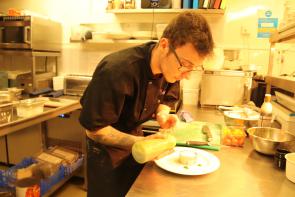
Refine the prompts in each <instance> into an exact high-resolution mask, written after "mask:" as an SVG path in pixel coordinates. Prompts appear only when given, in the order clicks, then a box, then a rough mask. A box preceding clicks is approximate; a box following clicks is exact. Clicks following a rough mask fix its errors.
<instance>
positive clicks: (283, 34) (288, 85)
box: [265, 22, 295, 93]
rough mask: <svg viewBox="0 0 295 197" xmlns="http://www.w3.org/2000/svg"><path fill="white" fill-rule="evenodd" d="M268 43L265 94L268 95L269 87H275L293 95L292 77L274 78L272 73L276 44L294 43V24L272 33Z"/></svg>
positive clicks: (294, 84) (294, 88)
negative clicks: (268, 55)
mask: <svg viewBox="0 0 295 197" xmlns="http://www.w3.org/2000/svg"><path fill="white" fill-rule="evenodd" d="M269 42H270V52H269V54H270V57H269V64H268V76H266V77H265V82H266V83H267V89H266V92H267V93H270V90H271V86H275V87H278V88H281V89H284V90H286V91H289V92H292V93H295V79H294V78H293V77H285V76H284V77H283V76H274V75H273V72H272V71H273V61H274V52H275V50H274V48H275V45H276V43H295V22H294V23H291V24H289V25H287V26H285V27H284V28H281V29H279V30H277V31H275V32H273V33H272V35H271V37H270V39H269Z"/></svg>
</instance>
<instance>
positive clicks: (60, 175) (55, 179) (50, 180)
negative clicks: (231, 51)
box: [40, 166, 66, 196]
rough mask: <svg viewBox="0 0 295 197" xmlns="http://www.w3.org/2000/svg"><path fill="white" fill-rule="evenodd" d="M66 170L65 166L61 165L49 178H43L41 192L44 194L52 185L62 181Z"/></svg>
mask: <svg viewBox="0 0 295 197" xmlns="http://www.w3.org/2000/svg"><path fill="white" fill-rule="evenodd" d="M65 170H66V168H65V167H64V166H60V167H59V170H58V171H57V172H56V173H55V174H54V175H52V176H51V177H49V178H48V179H44V180H41V183H40V193H41V196H43V195H44V194H45V193H46V192H47V191H48V190H49V189H50V188H51V187H52V186H54V185H55V184H57V183H58V182H60V181H61V180H62V179H64V178H65Z"/></svg>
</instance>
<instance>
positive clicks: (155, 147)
mask: <svg viewBox="0 0 295 197" xmlns="http://www.w3.org/2000/svg"><path fill="white" fill-rule="evenodd" d="M175 145H176V139H175V137H174V136H172V135H169V134H168V135H167V137H166V138H164V139H146V140H141V141H138V142H135V143H134V145H133V146H132V156H133V158H134V159H135V161H137V162H138V163H141V164H142V163H145V162H148V161H151V160H153V159H155V158H156V157H158V156H160V155H161V154H163V153H164V152H166V151H168V150H171V149H173V148H174V147H175Z"/></svg>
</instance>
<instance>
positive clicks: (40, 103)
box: [16, 98, 47, 117]
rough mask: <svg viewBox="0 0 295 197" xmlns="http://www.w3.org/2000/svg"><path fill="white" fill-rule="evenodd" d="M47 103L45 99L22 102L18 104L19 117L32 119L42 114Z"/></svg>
mask: <svg viewBox="0 0 295 197" xmlns="http://www.w3.org/2000/svg"><path fill="white" fill-rule="evenodd" d="M46 101H47V99H45V98H32V99H24V100H20V101H19V102H18V103H17V104H16V112H17V116H19V117H30V116H34V115H36V114H41V113H42V112H43V109H44V104H45V102H46Z"/></svg>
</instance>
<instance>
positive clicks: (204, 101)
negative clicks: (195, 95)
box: [200, 70, 252, 106]
mask: <svg viewBox="0 0 295 197" xmlns="http://www.w3.org/2000/svg"><path fill="white" fill-rule="evenodd" d="M251 82H252V73H251V72H243V71H233V70H205V71H204V73H203V75H202V81H201V98H200V103H201V105H202V106H203V105H227V106H233V105H239V104H243V103H244V102H247V101H248V100H249V99H250V97H249V95H250V92H249V91H250V88H251Z"/></svg>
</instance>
